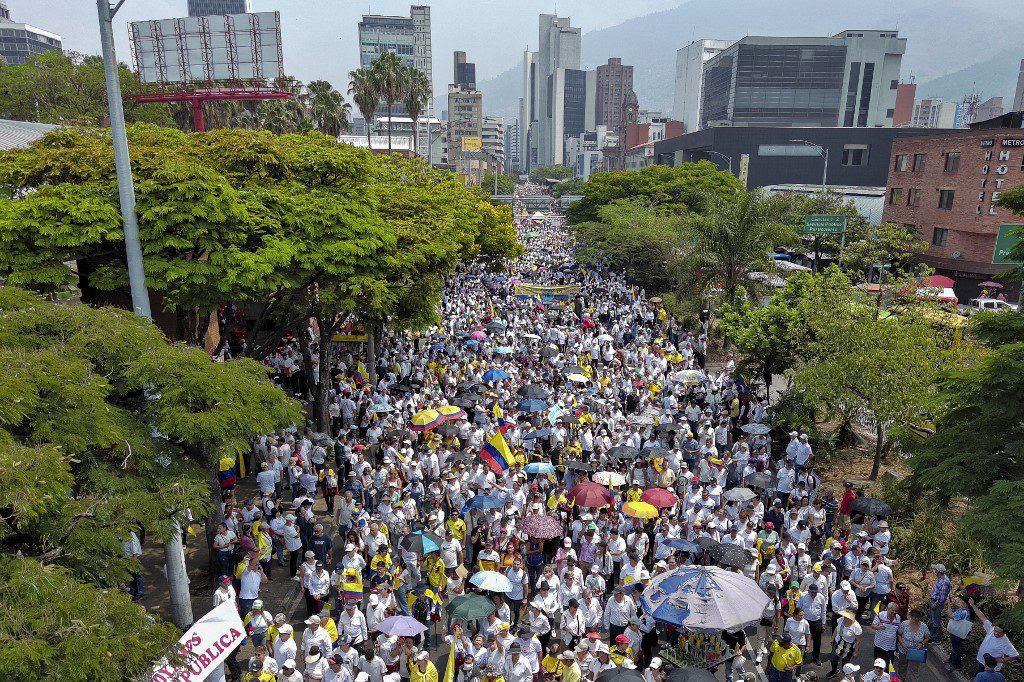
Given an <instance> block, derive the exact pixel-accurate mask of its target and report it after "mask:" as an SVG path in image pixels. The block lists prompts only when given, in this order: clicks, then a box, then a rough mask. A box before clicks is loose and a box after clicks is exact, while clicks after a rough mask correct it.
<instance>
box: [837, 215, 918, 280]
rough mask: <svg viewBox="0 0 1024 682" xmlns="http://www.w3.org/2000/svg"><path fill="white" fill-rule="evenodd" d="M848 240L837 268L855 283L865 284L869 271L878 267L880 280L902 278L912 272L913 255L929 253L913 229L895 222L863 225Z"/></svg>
mask: <svg viewBox="0 0 1024 682" xmlns="http://www.w3.org/2000/svg"><path fill="white" fill-rule="evenodd" d="M859 232H860V233H859V234H858V235H857V236H856V238H854V239H851V240H848V241H847V242H846V245H845V246H844V247H843V249H842V251H841V252H840V254H839V265H840V267H842V268H843V270H845V271H846V272H847V273H848V274H849V275H850V277H851V278H852V279H854V280H855V281H865V280H867V278H868V275H869V274H870V273H871V271H872V269H874V268H878V267H881V270H882V278H883V279H889V278H892V277H896V278H905V277H907V276H908V275H909V274H911V272H912V271H913V269H914V266H915V265H916V263H917V261H916V259H915V256H916V255H917V254H921V253H924V252H925V251H927V250H928V242H926V241H924V240H922V239H918V238H917V231H916V229H915V228H913V227H904V226H902V225H897V224H896V223H881V224H879V225H866V226H864V228H863V229H862V230H860V231H859Z"/></svg>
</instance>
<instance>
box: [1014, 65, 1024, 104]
mask: <svg viewBox="0 0 1024 682" xmlns="http://www.w3.org/2000/svg"><path fill="white" fill-rule="evenodd" d="M1013 110H1014V111H1024V59H1022V60H1020V73H1018V74H1017V90H1016V91H1015V92H1014V94H1013Z"/></svg>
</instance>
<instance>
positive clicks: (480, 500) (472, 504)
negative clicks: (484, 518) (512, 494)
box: [462, 495, 505, 512]
mask: <svg viewBox="0 0 1024 682" xmlns="http://www.w3.org/2000/svg"><path fill="white" fill-rule="evenodd" d="M504 506H505V503H504V502H503V501H502V499H501V498H500V497H495V496H494V495H474V496H473V497H471V498H470V499H469V502H467V503H466V506H465V507H463V508H462V511H463V512H465V511H466V510H467V509H501V508H502V507H504Z"/></svg>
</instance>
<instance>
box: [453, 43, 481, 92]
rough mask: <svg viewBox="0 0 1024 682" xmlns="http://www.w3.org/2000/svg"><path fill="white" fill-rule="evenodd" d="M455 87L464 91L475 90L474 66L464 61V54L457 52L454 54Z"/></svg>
mask: <svg viewBox="0 0 1024 682" xmlns="http://www.w3.org/2000/svg"><path fill="white" fill-rule="evenodd" d="M452 75H453V77H454V80H453V81H452V82H453V83H454V84H455V85H458V86H459V87H460V88H465V89H466V90H476V64H474V63H473V62H467V61H466V53H465V52H462V51H461V50H460V51H457V52H456V53H455V71H454V72H453V74H452Z"/></svg>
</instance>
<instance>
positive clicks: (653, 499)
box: [640, 488, 679, 509]
mask: <svg viewBox="0 0 1024 682" xmlns="http://www.w3.org/2000/svg"><path fill="white" fill-rule="evenodd" d="M640 499H641V500H643V501H644V502H646V503H647V504H650V505H653V506H655V507H657V508H658V509H667V508H669V507H671V506H672V505H674V504H675V503H676V502H678V501H679V498H678V497H676V495H675V493H673V492H672V491H671V490H665V489H664V488H648V489H647V490H645V491H644V494H643V495H641V496H640Z"/></svg>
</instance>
